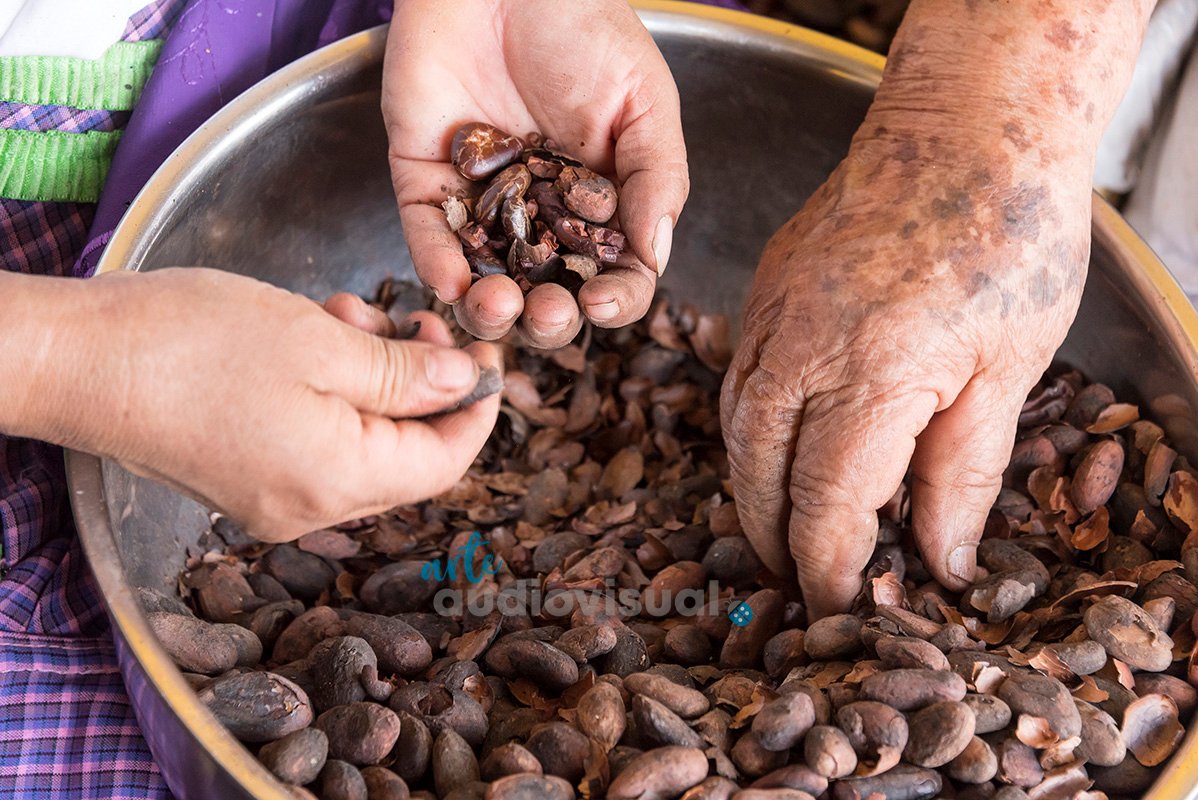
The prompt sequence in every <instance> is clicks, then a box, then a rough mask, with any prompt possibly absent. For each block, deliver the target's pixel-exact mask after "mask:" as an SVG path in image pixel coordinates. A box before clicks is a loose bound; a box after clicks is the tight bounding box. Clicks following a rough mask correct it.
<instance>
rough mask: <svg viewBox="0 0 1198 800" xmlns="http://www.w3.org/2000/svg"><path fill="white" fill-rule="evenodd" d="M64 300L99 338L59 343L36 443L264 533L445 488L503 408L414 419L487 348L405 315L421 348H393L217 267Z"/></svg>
mask: <svg viewBox="0 0 1198 800" xmlns="http://www.w3.org/2000/svg"><path fill="white" fill-rule="evenodd" d="M69 290H70V291H72V292H75V293H77V295H78V297H77V298H75V299H74V302H75V304H76V308H75V309H74V313H73V315H72V319H73V320H76V321H77V323H73V324H79V325H87V324H91V325H93V326H99V331H98V332H97V331H95V330H92V331H90V335H89V332H88V331H87V329H82V330H67V331H63V332H62V335H64V336H74V337H77V338H75V339H74V341H73V342H72V344H71V347H70V348H68V347H64V348H61V349H62V350H63V351H66V350H68V349H71V348H74V349H77V350H79V351H80V352H79V356H78V358H77V360H76V361H74V362H73V363H69V364H65V365H64V366H63V368H62V369H61V370H59V371H60V372H61V374H62V375H64V376H66V379H67V380H69V382H70V386H69V387H66V388H62V389H60V390H59V391H54V392H48V393H47V394H48V397H47V403H48V405H49V406H50V407H49V408H47V409H45V411H44V413H45V414H47V415H48V416H47V419H52V420H54V422H53V424H52V425H51V426H50V429H49V430H44V431H39V433H40V434H41V435H42V436H43V438H47V439H50V440H52V441H56V442H59V443H61V444H66V445H69V446H73V447H76V448H79V449H82V450H86V451H88V452H92V453H97V454H100V455H105V456H108V457H111V458H114V459H116V460H118V461H119V462H120V463H121V464H123V465H124V466H125V467H126V468H128V469H130V470H131V471H133V472H135V473H137V474H139V475H143V476H147V477H151V478H155V479H158V480H161V481H163V482H166V483H169V484H171V485H172V486H175V487H176V488H179V489H181V490H183V491H185V492H186V493H187V494H189V495H191V496H193V497H195V498H197V499H199V500H201V501H202V502H204V503H205V504H207V505H209V506H210V507H213V508H216V509H219V510H221V511H223V512H225V513H227V514H229V515H230V516H232V517H233V518H234V519H235V520H237V521H238V522H239V523H241V524H242V525H244V526H245V527H246V529H247V531H248V532H250V533H251V534H253V535H255V536H257V537H259V538H262V539H267V540H271V541H281V540H287V539H293V538H295V537H297V536H299V535H301V534H303V533H306V532H308V531H311V530H315V529H318V528H321V527H325V526H328V525H330V524H333V523H337V522H342V521H345V520H347V519H353V518H357V517H361V516H364V515H367V514H372V513H378V512H381V511H383V510H385V509H388V508H390V507H392V506H394V505H396V504H399V503H407V502H414V501H416V500H421V499H424V498H426V497H429V496H432V495H434V494H437V493H439V492H441V491H443V490H445V489H447V488H449V487H450V486H452V485H453V483H454V482H456V481H457V480H458V479H459V478H460V477H461V475H462V474H463V473H465V471H466V469H467V468H468V467H469V466H470V464H471V462H472V461H473V459H474V457H475V456H476V455H477V454H478V451H479V450H480V449H481V448H482V445H483V443H484V442H485V441H486V438H487V436H488V435H489V434H490V432H491V429H492V427H493V426H494V422H495V418H496V415H497V413H498V408H499V398H498V396H494V397H490V398H487V399H486V400H483V401H482V402H479V403H477V404H476V405H473V406H470V407H469V408H466V409H464V410H461V411H458V412H455V413H451V414H445V415H442V416H436V417H432V418H429V419H411V418H415V417H422V416H424V415H428V414H434V413H436V412H438V411H442V410H444V409H446V408H448V407H451V406H453V405H454V404H455V403H456V402H457V401H458V400H460V399H461V398H462V397H464V396H465V395H466V394H467V393H468V392H469V391H470V390H471V389H473V387H474V385H475V383H476V382H477V379H478V372H479V366H480V365H483V366H496V367H500V366H501V364H500V363H499V355H498V352H497V351H496V349H495V348H494V346H493V345H488V344H482V343H479V344H475V345H472V346H471V347H470V348H469V350H468V352H465V351H462V350H458V349H456V348H454V347H453V346H452V345H453V340H452V337H451V336H450V334H449V330H448V328H447V327H446V326H445V324H444V322H443V321H442V320H441V319H440V318H438V317H436V316H435V315H433V314H431V313H428V312H419V313H417V314H414V315H413V318H414V319H418V320H419V321H420V322H421V326H420V332H419V334H418V337H417V339H415V340H412V341H397V340H394V339H389V338H387V337H388V336H390V335H393V334H394V332H395V331H394V325H393V324H392V323H391V321H390V320H389V319H388V318H387V316H386V315H385V314H383V313H382V312H380V311H378V310H377V309H374V308H372V307H370V306H368V305H366V304H365V303H364V302H362V301H361V300H360V299H359V298H357V297H354V296H352V295H345V294H340V295H334V296H333V297H332V298H330V299H329V301H328V302H327V303H326V304H325V307H324V308H323V309H322V308H321V306H319V305H317V304H316V303H314V302H312V301H310V300H308V299H306V298H303V297H300V296H299V295H295V294H291V293H290V292H286V291H283V290H281V289H278V288H275V287H272V286H269V285H267V284H264V283H260V282H258V281H255V280H251V279H249V278H244V277H240V276H236V275H232V274H229V273H224V272H217V271H214V270H207V269H168V270H161V271H155V272H151V273H147V274H144V275H142V274H132V273H115V274H108V275H103V276H101V277H98V278H96V279H94V280H91V281H87V282H86V283H84V282H79V283H74V282H72V283H71V284H70V285H69ZM81 343H82V344H81ZM70 357H71V358H73V357H74V356H70ZM80 400H85V401H86V402H79V401H80ZM75 404H77V405H75ZM73 405H74V407H72V406H73ZM55 406H57V407H55ZM83 407H86V408H87V413H86V414H79V413H78V409H79V408H83Z"/></svg>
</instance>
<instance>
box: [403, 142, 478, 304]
mask: <svg viewBox="0 0 1198 800" xmlns="http://www.w3.org/2000/svg"><path fill="white" fill-rule="evenodd" d="M391 181H392V185H393V186H394V188H395V197H396V200H397V202H398V203H399V219H400V221H401V222H402V223H403V229H404V239H405V240H406V241H407V244H408V250H409V251H410V252H411V254H412V265H413V266H414V267H415V268H416V274H417V275H418V276H419V277H420V280H421V281H422V282H423V283H424V285H425V286H427V287H429V288H430V289H432V291H433V293H434V294H436V295H437V299H438V300H441V301H442V302H444V303H456V302H457V301H458V300H460V299H461V298H462V296H463V295H464V294H466V290H467V289H469V288H470V280H471V278H470V265H469V264H468V263H467V262H466V256H465V255H464V254H463V253H462V242H461V240H460V239H459V238H458V235H457V234H456V233H455V232H454V231H452V230H450V228H449V222H448V221H447V220H446V218H445V211H444V210H443V209H442V208H441V203H442V202H444V200H445V198H447V197H448V196H450V195H451V194H452V195H458V196H465V195H466V194H468V193H469V185H468V184H467V183H466V180H465V179H464V178H463V177H462V176H461V175H459V174H458V172H457V170H455V169H454V168H453V167H452V166H450V165H449V164H442V163H438V162H432V161H420V160H417V159H408V158H401V157H398V156H395V155H392V156H391Z"/></svg>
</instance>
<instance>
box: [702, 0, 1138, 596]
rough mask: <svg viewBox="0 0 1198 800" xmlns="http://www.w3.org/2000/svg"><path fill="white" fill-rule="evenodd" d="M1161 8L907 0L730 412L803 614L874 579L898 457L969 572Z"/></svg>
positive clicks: (760, 287)
mask: <svg viewBox="0 0 1198 800" xmlns="http://www.w3.org/2000/svg"><path fill="white" fill-rule="evenodd" d="M1150 6H1151V3H1149V2H1140V3H1134V4H1133V3H1121V4H1109V5H1106V6H1104V7H1103V8H1102V9H1099V8H1098V7H1097V6H1095V5H1093V4H1089V3H1084V2H1082V0H1075V1H1074V2H1060V3H1056V4H1050V3H1042V2H1038V0H1035V1H1034V0H1017V1H1016V2H1013V3H1006V4H986V3H965V4H961V3H959V2H957V1H956V0H951V2H950V0H916V2H915V3H913V4H912V6H911V10H910V12H909V16H908V18H907V20H906V22H904V25H903V28H902V29H901V30H900V32H899V36H898V38H897V39H896V41H895V44H894V47H893V49H892V51H891V59H890V64H889V66H888V67H887V72H886V76H885V79H884V81H883V84H882V88H881V89H880V90H879V93H878V97H877V99H876V101H875V103H874V105H873V107H872V108H871V110H870V112H869V115H868V116H867V118H866V121H865V123H864V124H863V125H862V127H861V129H860V130H859V131H858V133H857V136H856V137H855V139H854V141H853V144H852V147H851V150H850V152H849V155H848V157H847V158H846V159H845V160H844V162H843V163H842V164H841V165H840V166H839V168H837V170H836V171H835V173H834V174H833V175H832V177H831V178H830V179H829V180H828V182H827V183H826V184H825V185H824V186H823V187H821V188H820V189H819V191H817V192H816V194H815V195H814V196H813V197H812V198H811V199H810V201H809V202H808V203H807V205H806V206H805V207H804V208H803V210H802V211H801V212H800V213H799V214H798V215H796V216H795V217H794V218H793V219H792V220H791V221H790V222H789V223H787V225H786V226H785V227H784V228H783V229H782V230H781V231H779V232H778V233H777V234H776V235H775V236H774V238H773V239H772V240H771V241H770V243H769V245H768V246H767V247H766V250H765V253H764V255H763V256H762V260H761V266H760V268H759V270H758V274H757V276H756V280H755V282H754V286H753V290H752V293H751V296H750V299H749V301H748V306H747V310H746V317H745V323H744V336H743V340H742V343H741V346H740V349H739V352H738V353H737V355H736V358H735V360H734V362H733V365H732V368H731V370H730V372H729V374H728V376H727V379H726V381H725V384H724V395H723V402H722V415H723V424H724V430H725V437H726V439H727V443H728V450H729V460H730V466H731V471H732V480H733V485H734V489H735V492H736V499H737V508H738V510H739V511H740V515H741V519H742V522H743V525H744V527H745V530H746V532H747V534H748V536H749V538H750V540H751V541H752V542H753V544H754V546H755V548H756V549H757V550H758V552H759V554H760V555H761V556H762V558H763V560H764V561H765V563H766V564H767V566H769V567H770V568H771V569H772V570H774V571H776V572H778V573H780V574H793V570H794V569H795V565H796V564H797V569H798V578H799V582H800V584H801V586H802V588H803V591H804V595H805V598H806V601H807V605H808V609H809V613H810V614H811V615H812V616H813V617H817V616H820V615H823V614H827V613H831V612H834V611H840V610H844V609H845V608H846V607H847V606H848V605H849V604H850V603H851V602H852V600H853V598H854V596H855V595H856V594H857V592H858V591H859V590H860V587H861V577H860V573H861V570H862V569H863V567H864V566H865V564H866V562H867V561H868V559H869V556H870V554H871V553H872V551H873V547H874V540H875V537H876V533H877V524H878V523H877V515H876V510H877V509H878V508H880V507H881V506H883V505H884V504H885V503H886V502H887V501H888V499H890V498H891V496H892V495H893V494H894V493H895V491H896V490H897V489H898V487H899V485H900V483H901V482H902V481H903V480H904V477H905V476H906V475H907V473H908V468H910V479H911V484H912V516H913V527H914V534H915V538H916V541H917V543H918V545H919V547H920V548H921V551H922V555H923V559H924V563H925V565H926V566H927V568H928V570H929V571H930V572H931V574H932V575H933V576H935V577H936V578H937V579H938V580H939V581H940V582H941V583H943V584H944V585H945V586H947V587H949V588H951V589H961V588H963V587H964V585H965V584H966V583H967V582H968V581H970V580H971V579H972V578H973V575H974V570H975V566H976V561H975V549H976V544H977V541H978V539H979V538H980V536H981V532H982V529H983V526H984V523H985V518H986V514H987V511H988V510H989V508H990V506H991V505H992V503H993V501H994V499H995V497H996V496H997V493H998V491H999V489H1000V487H1001V478H1002V473H1003V470H1004V467H1005V466H1006V463H1007V460H1008V457H1009V455H1010V449H1011V444H1012V440H1013V437H1014V431H1015V424H1016V418H1017V416H1018V412H1019V408H1020V406H1021V403H1022V401H1023V399H1024V397H1025V396H1026V394H1027V392H1028V391H1029V390H1030V389H1031V387H1032V386H1033V385H1034V384H1035V382H1036V380H1037V378H1038V377H1039V376H1040V374H1041V372H1042V371H1043V370H1044V368H1045V367H1046V366H1047V365H1048V363H1049V361H1050V359H1051V357H1052V354H1053V352H1054V350H1055V349H1056V348H1057V346H1058V345H1059V344H1060V343H1061V341H1062V340H1063V338H1064V336H1065V333H1066V331H1067V329H1068V328H1069V325H1070V323H1071V322H1072V320H1073V317H1074V314H1075V313H1076V311H1077V306H1078V302H1079V300H1080V297H1081V292H1082V285H1083V283H1084V280H1085V275H1086V265H1087V261H1088V253H1089V244H1090V239H1089V236H1090V227H1089V226H1090V176H1091V174H1092V170H1093V154H1094V152H1095V149H1096V147H1097V142H1098V138H1099V134H1100V133H1101V129H1102V126H1103V125H1104V124H1105V122H1106V120H1107V119H1108V117H1109V114H1110V113H1111V112H1113V109H1114V106H1115V104H1116V102H1117V99H1118V97H1119V95H1120V93H1121V92H1122V88H1123V86H1124V84H1125V81H1126V79H1127V77H1128V76H1129V74H1130V69H1131V65H1132V63H1133V61H1134V55H1135V51H1136V47H1137V43H1138V39H1139V35H1140V33H1141V32H1142V26H1143V23H1144V21H1145V18H1146V16H1147V12H1148V8H1149V7H1150ZM971 71H974V72H977V74H976V75H971Z"/></svg>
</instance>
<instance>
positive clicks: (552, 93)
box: [383, 0, 689, 347]
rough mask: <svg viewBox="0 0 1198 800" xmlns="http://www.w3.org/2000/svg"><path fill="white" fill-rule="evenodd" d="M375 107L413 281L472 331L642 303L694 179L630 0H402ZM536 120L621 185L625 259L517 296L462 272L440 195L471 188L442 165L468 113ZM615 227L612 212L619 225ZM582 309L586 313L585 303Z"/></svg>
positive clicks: (512, 123) (544, 338)
mask: <svg viewBox="0 0 1198 800" xmlns="http://www.w3.org/2000/svg"><path fill="white" fill-rule="evenodd" d="M383 76H384V77H383V115H384V118H385V121H386V124H387V131H388V136H389V139H390V161H391V172H392V177H393V181H394V184H395V192H396V196H397V198H398V201H399V207H400V217H401V219H402V220H403V225H404V232H405V235H406V237H407V240H408V245H409V247H410V248H411V251H412V260H413V262H414V263H415V265H416V271H417V273H418V274H419V275H420V277H421V279H422V280H423V281H424V282H425V283H426V284H427V285H428V286H429V287H430V288H432V290H433V291H434V292H435V293H436V294H437V296H438V297H439V298H440V299H441V300H443V301H445V302H447V303H451V304H453V306H454V313H455V315H456V316H457V319H458V322H459V323H460V324H461V325H462V327H463V328H465V329H466V330H467V331H469V332H470V333H471V334H473V335H475V336H477V337H479V338H481V339H496V338H499V337H501V336H503V335H504V334H506V333H507V332H508V330H509V329H511V328H512V327H513V326H515V327H517V328H518V330H519V331H520V333H521V334H522V336H523V338H524V339H525V340H526V341H527V342H528V343H529V344H532V345H533V346H536V347H557V346H561V345H563V344H566V343H568V342H569V341H570V340H571V339H573V338H574V336H575V335H576V334H577V333H578V330H579V328H580V327H581V325H582V316H585V317H586V318H587V319H589V320H590V321H591V322H593V323H594V324H596V325H598V326H600V327H617V326H621V325H627V324H629V323H631V322H634V321H636V320H637V319H639V318H640V317H641V316H643V315H644V314H645V312H646V311H647V310H648V308H649V304H650V302H651V301H652V298H653V291H654V286H655V283H656V278H657V275H658V274H659V273H660V272H661V271H663V270H664V269H665V266H666V261H667V260H668V258H669V254H670V244H671V241H672V234H673V226H674V223H675V222H676V221H677V219H678V215H679V213H680V212H681V210H682V205H683V203H684V202H685V200H686V195H687V192H688V188H689V184H688V177H687V167H686V151H685V145H684V143H683V140H682V128H681V121H680V117H679V108H678V93H677V89H676V87H675V86H674V81H673V78H672V76H671V75H670V71H669V68H668V67H667V66H666V64H665V61H664V60H663V59H662V57H661V54H660V53H659V52H658V50H657V47H656V45H654V43H653V40H652V38H650V36H649V33H648V32H647V31H646V30H645V28H644V26H643V25H642V24H641V23H640V20H638V19H637V17H636V14H634V13H633V11H632V10H631V9H630V8H629V6H628V4H627V2H625V1H624V0H595V2H589V3H562V2H560V0H521V2H519V3H512V2H501V0H454V2H451V3H447V2H443V0H401V1H400V2H398V3H397V4H396V9H395V18H394V20H393V21H392V25H391V33H390V37H389V39H388V42H387V55H386V60H385V63H384V72H383ZM473 121H481V122H487V123H490V124H492V125H495V126H496V127H498V128H500V129H502V130H505V131H510V132H512V133H514V134H518V135H524V134H527V133H530V132H533V131H539V132H540V133H542V134H544V135H545V136H547V137H549V138H550V139H552V140H554V141H555V142H556V143H557V146H558V148H559V149H561V150H563V151H564V152H567V153H569V154H570V155H572V156H574V157H576V158H578V159H580V160H582V161H583V162H584V163H586V164H587V165H588V166H589V167H591V168H593V169H595V170H596V171H599V172H602V173H604V174H607V175H610V176H613V177H614V179H615V180H616V182H617V183H618V184H620V204H619V209H618V211H617V220H618V223H619V226H620V227H621V229H622V230H623V232H624V233H625V234H626V235H627V237H628V241H629V249H630V250H631V251H632V255H633V256H635V257H634V258H632V259H630V261H629V263H627V264H622V265H620V266H617V267H614V268H607V269H605V270H604V271H603V272H602V273H601V274H599V275H598V276H596V277H594V278H592V279H590V280H589V281H587V283H586V284H585V285H584V286H583V287H582V289H581V290H580V292H579V295H578V301H577V302H575V300H574V298H573V297H571V296H570V294H569V292H567V291H566V290H565V289H563V288H562V287H560V286H557V285H555V284H542V285H540V286H537V287H535V288H534V289H533V290H532V291H531V292H529V293H528V295H527V297H525V296H523V295H522V293H521V291H520V289H519V287H518V286H517V285H516V283H515V282H514V281H512V280H511V279H510V278H508V277H507V276H504V275H495V276H490V277H487V278H483V279H481V280H478V281H477V282H475V283H474V284H473V285H472V284H471V274H470V268H469V266H468V265H467V263H466V259H465V258H464V256H463V255H462V248H461V244H460V243H459V241H458V239H457V237H456V235H455V234H453V233H452V232H451V231H450V230H449V227H448V225H447V223H446V220H445V215H444V213H443V212H442V210H441V208H440V207H439V204H440V203H441V201H442V200H444V199H445V196H446V195H447V194H452V193H455V192H459V191H465V189H466V187H467V184H466V181H465V179H464V178H462V177H461V176H460V175H459V174H458V173H457V171H456V170H455V169H454V168H453V167H452V166H451V165H450V163H449V150H450V138H451V137H452V135H453V133H454V131H455V130H457V128H458V127H459V126H461V125H462V124H463V123H466V122H473ZM613 224H614V223H613ZM580 306H581V315H582V316H580V308H579V307H580Z"/></svg>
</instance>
